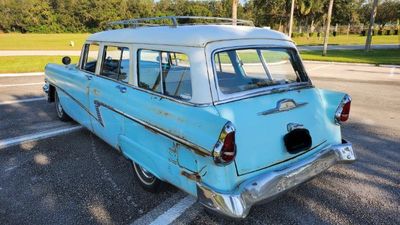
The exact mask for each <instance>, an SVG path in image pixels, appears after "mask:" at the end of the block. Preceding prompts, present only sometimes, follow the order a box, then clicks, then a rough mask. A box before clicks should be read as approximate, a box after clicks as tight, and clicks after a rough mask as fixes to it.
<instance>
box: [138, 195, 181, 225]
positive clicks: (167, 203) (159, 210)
mask: <svg viewBox="0 0 400 225" xmlns="http://www.w3.org/2000/svg"><path fill="white" fill-rule="evenodd" d="M185 196H187V194H185V193H184V192H183V191H178V192H176V193H174V194H173V195H172V196H170V197H169V198H167V199H166V200H164V201H163V202H162V203H161V204H159V205H157V207H155V208H153V209H152V210H151V211H149V212H147V213H146V214H144V215H143V216H141V217H140V218H138V219H136V220H135V221H133V222H132V223H131V225H142V224H150V223H151V222H153V221H154V220H155V219H157V218H158V217H159V216H160V215H161V214H163V213H164V212H166V211H167V210H168V209H170V208H171V207H172V206H173V205H175V204H176V203H177V202H178V201H179V200H181V199H183V198H184V197H185Z"/></svg>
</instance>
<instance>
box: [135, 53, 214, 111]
mask: <svg viewBox="0 0 400 225" xmlns="http://www.w3.org/2000/svg"><path fill="white" fill-rule="evenodd" d="M143 50H144V51H146V50H147V51H154V52H158V53H159V57H160V59H161V54H162V53H163V52H167V53H168V52H169V53H178V54H183V55H186V56H187V57H188V60H189V63H190V57H189V55H188V54H186V53H183V52H178V51H167V50H155V49H148V48H138V49H137V53H136V80H137V88H139V89H141V90H144V91H146V92H147V93H154V94H156V95H158V96H159V97H161V98H167V99H170V100H173V101H176V102H179V103H183V104H185V103H189V104H186V105H193V106H203V105H204V106H209V105H212V103H202V104H199V103H193V102H191V100H192V98H193V89H192V93H191V95H190V100H188V101H183V100H179V99H178V98H174V97H172V96H168V95H165V94H164V93H163V92H164V76H161V93H159V92H156V91H152V90H148V89H145V88H141V87H139V81H140V80H139V59H140V57H139V54H140V52H141V51H143ZM190 67H191V65H190ZM160 72H161V73H162V65H161V62H160ZM190 85H192V72H190Z"/></svg>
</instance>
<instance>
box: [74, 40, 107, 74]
mask: <svg viewBox="0 0 400 225" xmlns="http://www.w3.org/2000/svg"><path fill="white" fill-rule="evenodd" d="M91 44H95V45H97V46H98V47H99V50H98V52H97V62H99V57H100V53H101V51H100V50H101V43H100V42H96V41H86V42H85V43H84V44H83V46H82V50H81V55H80V58H79V64H77V65H76V68H77V69H78V70H79V71H81V72H84V73H87V74H90V75H93V76H96V71H97V67H98V63H96V68H95V72H94V73H93V72H90V71H87V70H84V69H82V68H81V66H82V60H83V57H82V56H83V55H84V54H85V52H84V50H85V46H86V45H91Z"/></svg>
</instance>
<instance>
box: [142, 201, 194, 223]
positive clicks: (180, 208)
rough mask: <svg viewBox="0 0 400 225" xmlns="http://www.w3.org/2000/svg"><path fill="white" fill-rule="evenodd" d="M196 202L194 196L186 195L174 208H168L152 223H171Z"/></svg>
mask: <svg viewBox="0 0 400 225" xmlns="http://www.w3.org/2000/svg"><path fill="white" fill-rule="evenodd" d="M195 202H196V199H195V198H194V197H193V196H190V195H188V196H186V197H185V198H183V199H182V200H180V201H179V202H178V203H176V204H175V205H174V206H172V208H170V209H169V210H167V211H166V212H165V213H163V214H162V215H160V216H159V217H157V218H156V219H155V220H154V221H153V222H151V223H150V225H161V224H170V223H172V222H173V221H174V220H176V219H177V218H178V217H179V216H180V215H182V214H183V213H184V212H185V211H186V210H187V209H188V208H189V207H190V206H192V205H193V204H194V203H195Z"/></svg>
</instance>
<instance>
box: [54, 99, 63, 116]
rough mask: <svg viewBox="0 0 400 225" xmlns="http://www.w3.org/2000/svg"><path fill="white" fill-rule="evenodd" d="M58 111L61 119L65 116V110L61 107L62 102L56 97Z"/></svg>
mask: <svg viewBox="0 0 400 225" xmlns="http://www.w3.org/2000/svg"><path fill="white" fill-rule="evenodd" d="M56 109H57V114H58V116H59V117H62V116H63V108H62V106H61V103H60V100H59V99H58V95H57V96H56Z"/></svg>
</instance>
